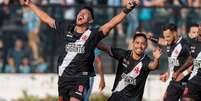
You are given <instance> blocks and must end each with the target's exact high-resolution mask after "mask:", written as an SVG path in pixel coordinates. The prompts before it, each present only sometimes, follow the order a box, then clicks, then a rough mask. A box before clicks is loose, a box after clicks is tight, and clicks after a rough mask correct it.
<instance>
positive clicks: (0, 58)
mask: <svg viewBox="0 0 201 101" xmlns="http://www.w3.org/2000/svg"><path fill="white" fill-rule="evenodd" d="M3 66H4V44H3V41H2V40H0V72H3Z"/></svg>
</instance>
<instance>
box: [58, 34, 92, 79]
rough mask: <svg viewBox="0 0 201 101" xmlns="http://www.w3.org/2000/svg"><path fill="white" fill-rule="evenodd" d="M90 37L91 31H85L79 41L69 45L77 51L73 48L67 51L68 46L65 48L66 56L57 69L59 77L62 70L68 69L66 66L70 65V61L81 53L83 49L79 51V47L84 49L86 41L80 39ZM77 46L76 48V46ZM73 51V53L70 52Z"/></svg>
mask: <svg viewBox="0 0 201 101" xmlns="http://www.w3.org/2000/svg"><path fill="white" fill-rule="evenodd" d="M85 35H87V36H90V35H91V31H90V30H87V31H85V32H84V33H83V34H82V36H81V37H80V39H79V40H77V41H76V42H75V43H74V44H75V45H74V44H71V45H70V47H71V46H73V47H79V48H78V49H74V48H71V49H70V50H69V47H68V45H67V46H66V47H65V48H66V51H67V54H66V55H65V57H64V59H63V61H62V64H61V65H60V66H59V67H58V68H59V76H62V74H63V72H64V70H65V69H66V68H67V67H68V65H69V64H70V63H71V61H72V60H73V59H74V58H75V56H76V55H77V54H79V53H82V52H83V50H84V49H82V48H81V49H80V47H84V44H85V43H86V41H87V40H82V37H83V36H85ZM77 45H78V46H77ZM72 51H73V52H72Z"/></svg>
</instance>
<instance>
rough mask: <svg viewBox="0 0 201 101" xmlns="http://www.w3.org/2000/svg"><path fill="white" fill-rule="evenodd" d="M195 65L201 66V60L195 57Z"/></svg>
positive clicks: (195, 66)
mask: <svg viewBox="0 0 201 101" xmlns="http://www.w3.org/2000/svg"><path fill="white" fill-rule="evenodd" d="M193 66H194V68H201V60H198V59H194V61H193Z"/></svg>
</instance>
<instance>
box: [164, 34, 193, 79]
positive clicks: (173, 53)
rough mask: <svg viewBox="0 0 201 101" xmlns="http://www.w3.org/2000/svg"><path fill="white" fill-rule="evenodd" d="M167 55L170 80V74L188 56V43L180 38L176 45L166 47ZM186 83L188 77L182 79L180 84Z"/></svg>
mask: <svg viewBox="0 0 201 101" xmlns="http://www.w3.org/2000/svg"><path fill="white" fill-rule="evenodd" d="M167 54H168V66H169V71H170V77H171V78H172V73H173V72H175V71H177V70H178V69H179V68H180V67H181V66H182V65H183V64H184V63H185V61H186V60H187V58H188V56H189V55H190V50H189V44H188V42H187V41H186V40H185V39H183V38H181V37H180V38H179V40H178V41H177V42H176V44H174V45H170V46H167ZM187 81H188V77H186V78H184V79H183V80H182V81H181V82H187Z"/></svg>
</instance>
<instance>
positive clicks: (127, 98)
mask: <svg viewBox="0 0 201 101" xmlns="http://www.w3.org/2000/svg"><path fill="white" fill-rule="evenodd" d="M107 101H142V95H141V94H139V95H137V96H136V95H133V94H130V93H128V92H127V91H124V90H123V91H120V92H114V93H112V96H111V97H110V98H109V99H108V100H107Z"/></svg>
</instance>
